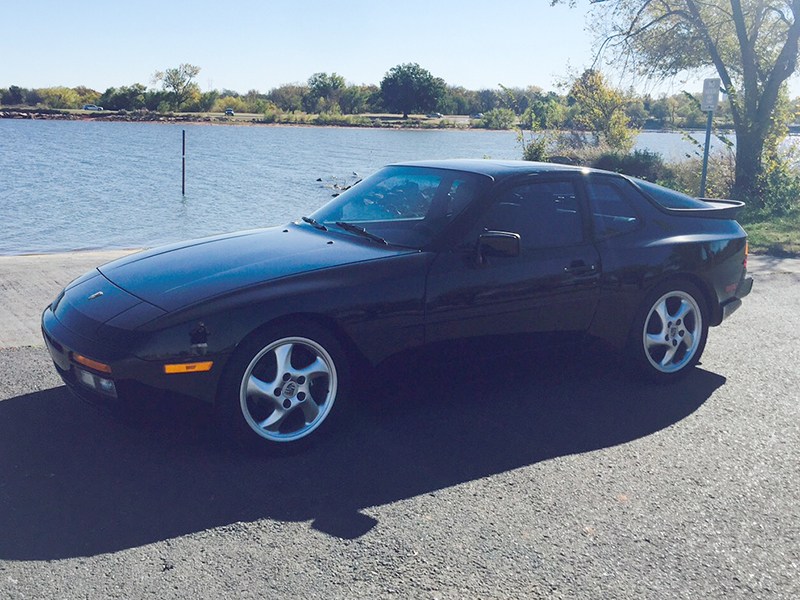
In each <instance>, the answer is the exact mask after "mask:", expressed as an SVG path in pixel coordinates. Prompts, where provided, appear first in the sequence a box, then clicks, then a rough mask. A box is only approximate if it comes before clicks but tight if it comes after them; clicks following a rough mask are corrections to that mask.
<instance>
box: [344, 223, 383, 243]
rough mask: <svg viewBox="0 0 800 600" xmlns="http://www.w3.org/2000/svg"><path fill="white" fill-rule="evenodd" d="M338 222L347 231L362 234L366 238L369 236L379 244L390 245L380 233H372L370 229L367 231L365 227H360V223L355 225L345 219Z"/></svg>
mask: <svg viewBox="0 0 800 600" xmlns="http://www.w3.org/2000/svg"><path fill="white" fill-rule="evenodd" d="M336 224H337V225H338V226H339V227H341V228H342V229H344V230H345V231H349V232H351V233H355V234H358V235H361V236H363V237H365V238H369V239H371V240H372V241H373V242H378V243H379V244H386V245H387V246H388V245H389V242H387V241H386V240H385V239H383V238H382V237H380V236H378V235H375V234H373V233H370V232H369V231H367V230H366V229H364V228H363V227H359V226H358V225H353V224H352V223H347V222H345V221H336Z"/></svg>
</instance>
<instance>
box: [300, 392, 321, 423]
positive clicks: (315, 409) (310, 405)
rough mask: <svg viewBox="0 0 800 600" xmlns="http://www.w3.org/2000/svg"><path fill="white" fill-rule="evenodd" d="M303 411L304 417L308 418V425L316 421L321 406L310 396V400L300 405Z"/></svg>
mask: <svg viewBox="0 0 800 600" xmlns="http://www.w3.org/2000/svg"><path fill="white" fill-rule="evenodd" d="M300 408H301V410H302V411H303V416H304V417H305V418H306V423H313V422H314V419H316V418H317V415H319V406H317V403H316V402H314V399H313V398H312V397H311V396H309V397H308V399H307V400H306V401H305V402H303V403H302V404H301V405H300Z"/></svg>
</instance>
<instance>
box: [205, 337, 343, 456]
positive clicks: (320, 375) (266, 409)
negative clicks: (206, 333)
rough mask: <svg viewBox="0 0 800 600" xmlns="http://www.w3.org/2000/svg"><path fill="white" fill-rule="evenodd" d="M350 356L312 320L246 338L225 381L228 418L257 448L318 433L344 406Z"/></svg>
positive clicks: (289, 444) (289, 446) (297, 442)
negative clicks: (306, 323) (307, 322)
mask: <svg viewBox="0 0 800 600" xmlns="http://www.w3.org/2000/svg"><path fill="white" fill-rule="evenodd" d="M347 381H348V370H347V361H346V357H345V354H344V352H343V351H342V349H341V346H340V345H339V343H338V342H337V341H336V339H335V338H334V337H333V336H332V335H330V334H329V333H328V332H327V331H325V330H324V329H321V328H318V327H316V326H311V325H299V324H298V325H290V324H287V325H283V326H280V327H278V328H276V329H275V330H274V331H273V332H272V333H271V334H267V335H262V336H256V337H254V338H252V339H250V340H248V341H246V342H245V343H244V344H243V345H242V346H241V347H240V348H239V349H238V350H237V352H236V353H235V354H234V356H233V357H232V358H231V364H230V365H229V367H228V369H227V370H226V373H225V376H224V378H223V381H222V384H221V386H220V398H219V407H220V410H221V412H222V417H223V422H224V423H225V425H226V426H227V429H228V430H229V431H230V433H231V434H232V435H233V436H234V437H235V438H236V440H237V441H238V442H239V443H240V444H241V445H244V446H245V447H247V448H248V449H252V450H260V451H268V452H288V451H292V450H296V449H298V448H300V447H303V446H305V445H306V444H307V443H308V442H309V441H310V440H313V439H316V438H317V437H318V436H319V435H320V433H321V431H322V430H323V429H327V427H326V425H328V422H329V421H330V419H331V416H332V413H333V411H334V410H336V411H337V412H338V411H339V410H341V404H342V397H343V396H344V395H345V391H346V388H347Z"/></svg>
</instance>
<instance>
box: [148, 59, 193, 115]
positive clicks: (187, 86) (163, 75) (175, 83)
mask: <svg viewBox="0 0 800 600" xmlns="http://www.w3.org/2000/svg"><path fill="white" fill-rule="evenodd" d="M199 72H200V67H195V66H194V65H190V64H182V65H180V66H179V67H177V68H175V69H167V70H166V71H157V72H156V73H155V75H153V81H154V82H160V83H161V85H162V87H163V89H164V90H165V91H167V92H169V93H170V99H171V104H172V107H173V108H174V109H175V110H180V108H181V106H183V104H184V103H185V102H189V101H190V100H193V99H194V100H196V99H198V98H199V96H200V86H198V85H197V83H195V82H194V81H193V79H194V78H195V77H197V74H198V73H199Z"/></svg>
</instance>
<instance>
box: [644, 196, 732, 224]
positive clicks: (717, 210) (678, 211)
mask: <svg viewBox="0 0 800 600" xmlns="http://www.w3.org/2000/svg"><path fill="white" fill-rule="evenodd" d="M698 200H702V201H703V202H707V203H709V204H711V205H712V206H711V207H710V208H666V207H664V206H661V205H658V208H659V209H661V210H663V211H664V212H665V213H667V214H670V215H673V216H676V217H698V218H701V219H726V220H731V219H736V217H737V216H738V215H739V211H740V210H742V209H743V208H744V202H742V201H741V200H719V199H717V198H713V199H712V198H698Z"/></svg>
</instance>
